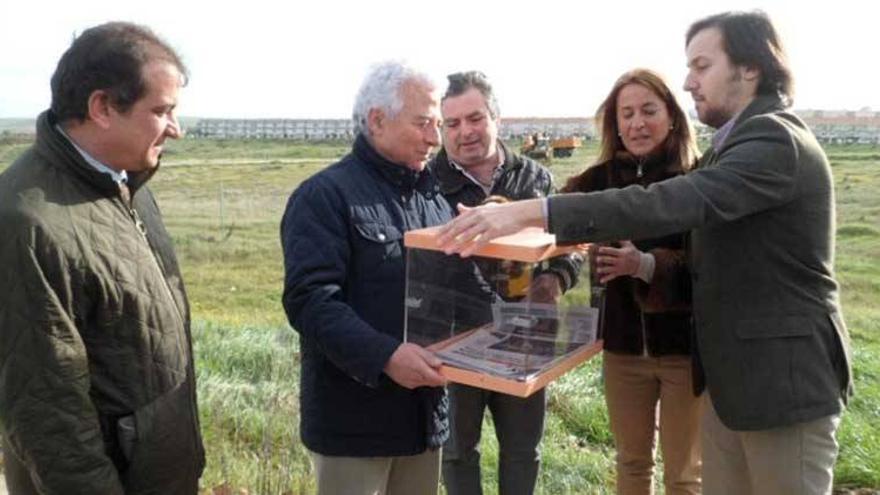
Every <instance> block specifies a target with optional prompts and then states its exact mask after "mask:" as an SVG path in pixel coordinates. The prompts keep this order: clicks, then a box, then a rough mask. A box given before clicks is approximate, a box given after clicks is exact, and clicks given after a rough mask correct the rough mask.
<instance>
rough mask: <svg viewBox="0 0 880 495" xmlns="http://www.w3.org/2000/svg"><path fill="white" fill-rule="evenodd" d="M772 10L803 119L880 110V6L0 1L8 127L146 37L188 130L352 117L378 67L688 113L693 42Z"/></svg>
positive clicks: (523, 102)
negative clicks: (58, 69) (62, 72)
mask: <svg viewBox="0 0 880 495" xmlns="http://www.w3.org/2000/svg"><path fill="white" fill-rule="evenodd" d="M753 8H762V9H764V10H765V11H766V12H768V13H769V14H770V16H771V17H772V18H773V19H774V21H775V22H776V24H777V27H778V28H779V30H780V32H781V33H782V37H783V40H784V43H785V45H786V47H787V49H788V51H789V55H790V58H791V61H792V66H793V69H794V73H795V81H796V95H795V108H797V109H807V108H811V109H816V108H818V109H850V110H857V109H861V108H863V107H871V108H873V109H875V110H880V91H878V89H880V63H878V62H877V53H876V50H877V47H878V43H877V40H878V33H877V20H878V19H880V2H877V1H863V0H835V1H833V2H829V1H824V2H805V1H802V0H796V1H795V0H765V1H764V2H753V1H749V0H730V1H727V2H722V1H716V0H695V1H691V0H684V1H678V0H670V1H663V0H628V1H621V0H602V1H599V2H590V1H587V0H571V1H562V0H534V1H529V2H525V1H519V0H515V1H508V2H490V1H481V0H444V1H441V2H417V1H412V0H410V1H405V0H400V1H397V0H363V1H359V2H355V1H340V0H311V1H308V2H306V1H300V0H287V1H270V0H245V1H236V2H231V3H230V2H195V1H186V0H174V1H171V0H152V1H149V2H129V1H123V0H110V1H105V0H79V1H67V2H58V1H47V0H0V117H34V116H36V115H37V114H38V113H39V112H40V111H42V110H43V109H45V108H46V107H47V106H48V104H49V78H50V76H51V74H52V72H53V70H54V68H55V64H56V63H57V60H58V58H59V57H60V55H61V54H62V53H63V51H64V50H65V49H66V48H67V47H68V46H69V44H70V41H71V39H72V37H73V36H74V35H75V34H76V33H79V32H81V31H82V30H83V29H85V28H87V27H89V26H91V25H94V24H97V23H101V22H104V21H108V20H129V21H134V22H138V23H142V24H146V25H149V26H150V27H152V28H153V29H154V30H155V31H156V32H158V33H159V34H160V35H161V36H163V37H164V38H165V39H166V40H168V41H169V42H170V43H171V44H172V45H173V46H174V47H175V48H176V49H177V50H178V51H179V52H180V53H181V55H182V56H183V58H184V61H185V63H186V64H187V65H188V67H189V69H190V72H191V80H190V84H189V86H188V87H187V88H186V89H185V90H184V91H183V93H182V95H181V101H180V115H184V116H198V117H245V118H258V117H275V118H281V117H283V118H322V117H328V118H347V117H349V116H350V112H351V106H352V101H353V98H354V94H355V92H356V91H357V88H358V86H359V84H360V81H361V79H362V78H363V76H364V74H365V73H366V71H367V69H368V67H369V66H370V65H372V64H373V63H375V62H377V61H381V60H385V59H389V58H398V59H400V58H402V59H406V60H408V61H410V62H411V63H412V64H414V65H417V66H421V67H423V68H425V69H426V70H427V71H429V72H430V73H432V74H434V75H436V76H438V77H442V76H445V75H446V74H448V73H450V72H455V71H459V70H467V69H479V70H482V71H483V72H485V73H486V74H487V75H488V76H489V78H490V79H491V80H492V81H493V83H494V85H495V88H496V92H497V93H498V96H499V100H500V103H501V113H502V117H503V116H508V117H525V116H542V117H551V116H588V115H592V114H593V113H594V111H595V109H596V106H597V105H598V104H599V103H600V102H601V100H602V98H603V97H604V96H605V94H606V92H607V91H608V89H609V88H610V86H611V84H612V83H613V82H614V80H615V79H616V78H617V76H618V75H620V74H621V73H622V72H624V71H626V70H628V69H630V68H633V67H636V66H644V67H650V68H653V69H656V70H659V71H660V72H661V73H663V74H664V75H665V76H666V77H667V79H668V80H669V82H670V83H671V85H672V86H673V87H674V88H676V90H677V94H678V96H679V98H680V99H681V101H682V102H683V104H684V106H685V107H686V108H691V107H692V106H693V105H692V102H691V100H690V98H689V96H688V95H686V94H684V93H683V92H682V91H681V89H680V87H681V84H682V82H683V80H684V76H685V58H684V33H685V31H686V30H687V27H688V25H689V24H690V23H691V22H692V21H694V20H696V19H697V18H699V17H702V16H704V15H708V14H712V13H716V12H720V11H723V10H731V9H733V10H749V9H753Z"/></svg>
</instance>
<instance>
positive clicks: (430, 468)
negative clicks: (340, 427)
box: [309, 450, 440, 495]
mask: <svg viewBox="0 0 880 495" xmlns="http://www.w3.org/2000/svg"><path fill="white" fill-rule="evenodd" d="M309 454H310V455H311V458H312V464H313V466H314V468H315V476H316V478H317V482H318V495H436V493H437V488H438V486H439V481H440V451H439V450H427V451H425V452H424V453H421V454H418V455H412V456H399V457H341V456H329V455H321V454H317V453H315V452H309Z"/></svg>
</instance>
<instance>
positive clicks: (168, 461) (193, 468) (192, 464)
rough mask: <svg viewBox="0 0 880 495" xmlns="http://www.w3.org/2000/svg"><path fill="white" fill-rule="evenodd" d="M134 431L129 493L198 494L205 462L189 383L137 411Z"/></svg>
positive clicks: (127, 474) (127, 483) (126, 479)
mask: <svg viewBox="0 0 880 495" xmlns="http://www.w3.org/2000/svg"><path fill="white" fill-rule="evenodd" d="M134 429H135V431H134V433H135V435H136V437H135V439H134V441H133V445H132V447H131V457H130V463H129V466H128V469H127V470H126V472H125V474H124V476H123V483H124V485H125V492H126V493H129V494H134V493H137V494H148V493H149V494H153V493H155V494H160V493H162V494H177V493H181V494H182V493H194V492H195V490H196V488H197V485H198V478H199V475H200V474H201V469H202V466H203V463H204V462H203V459H202V457H201V452H200V449H199V447H198V445H199V443H200V440H199V438H198V437H197V433H196V431H197V430H196V426H195V418H194V411H193V408H192V404H191V400H190V395H189V387H188V383H187V382H183V383H182V384H180V385H178V386H176V387H175V388H173V389H172V390H170V391H169V392H167V393H165V394H164V395H162V396H160V397H159V398H157V399H156V400H154V401H153V402H151V403H149V404H147V405H146V406H144V407H142V408H140V409H138V410H136V411H135V413H134Z"/></svg>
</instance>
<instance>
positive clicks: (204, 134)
mask: <svg viewBox="0 0 880 495" xmlns="http://www.w3.org/2000/svg"><path fill="white" fill-rule="evenodd" d="M536 132H543V133H544V134H547V135H549V136H572V135H575V136H581V137H592V136H593V135H594V129H593V119H586V118H558V119H554V118H513V119H502V121H501V129H500V130H499V133H500V134H501V136H502V137H504V138H511V137H520V136H524V135H526V134H534V133H536ZM187 135H188V136H190V137H197V138H213V139H302V140H323V139H351V138H353V137H354V127H353V125H352V122H351V120H349V119H201V120H199V121H198V122H196V124H195V126H193V127H191V128H189V129H187Z"/></svg>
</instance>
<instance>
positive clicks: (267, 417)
mask: <svg viewBox="0 0 880 495" xmlns="http://www.w3.org/2000/svg"><path fill="white" fill-rule="evenodd" d="M25 146H26V144H25V143H17V142H0V168H2V167H5V165H7V164H8V163H9V162H10V161H11V160H12V159H13V158H14V156H16V155H17V154H18V153H20V152H21V150H22V149H23V148H24V147H25ZM347 148H348V146H347V145H345V144H341V143H318V144H306V143H296V142H279V141H197V140H184V141H180V142H175V143H172V144H171V146H170V148H169V150H168V154H167V157H166V160H165V163H164V165H163V167H162V169H161V170H160V172H159V173H158V174H157V175H156V177H155V178H154V180H153V181H152V182H151V188H152V189H153V191H154V192H155V194H156V196H157V199H158V201H159V205H160V207H161V208H162V210H163V213H164V216H165V220H166V223H167V225H168V228H169V230H170V232H171V233H172V235H173V237H174V241H175V245H176V247H177V252H178V256H179V257H180V262H181V265H182V267H183V270H184V276H185V280H186V283H187V289H188V292H189V296H190V299H191V302H192V308H193V318H194V340H195V352H196V359H197V371H198V374H199V402H200V407H201V415H202V429H203V432H204V435H205V441H206V446H207V450H208V467H207V470H206V472H205V475H204V477H203V480H202V483H203V486H204V487H205V488H209V487H218V486H225V487H228V488H234V489H238V488H242V487H247V488H249V490H250V492H249V493H254V494H281V493H293V494H299V493H311V492H312V491H313V486H312V481H311V476H310V466H309V462H308V458H307V456H306V453H305V451H304V450H303V448H302V446H301V444H300V443H299V440H298V432H297V424H298V405H297V397H298V395H297V394H298V373H299V364H298V346H297V334H296V332H294V331H293V330H292V329H290V328H289V326H288V325H287V323H286V319H285V317H284V314H283V310H282V308H281V304H280V298H281V289H282V280H283V273H282V256H281V248H280V244H279V240H278V222H279V220H280V218H281V214H282V212H283V210H284V206H285V203H286V200H287V197H288V195H289V194H290V192H291V191H292V190H293V189H294V188H295V187H296V186H297V184H299V183H300V182H301V181H302V180H303V179H304V178H306V177H308V176H310V175H311V174H313V173H314V172H316V171H317V170H320V169H321V168H323V167H324V166H326V165H327V164H328V163H330V162H332V161H334V160H335V159H336V158H337V157H339V156H342V155H343V154H344V153H345V152H346V151H347ZM827 151H828V154H829V158H830V159H831V162H832V166H833V169H834V173H835V180H836V183H837V204H838V252H837V272H838V277H839V280H840V282H841V285H842V297H843V306H844V312H845V316H846V319H847V323H848V325H849V329H850V332H851V335H852V343H853V355H854V374H855V380H856V387H857V388H856V390H857V395H856V396H855V398H854V399H853V400H852V401H851V403H850V405H849V408H848V411H847V412H846V414H845V415H844V418H843V423H842V426H841V429H840V432H839V440H840V444H841V449H840V459H839V461H838V463H837V468H836V485H837V487H838V488H840V489H846V488H855V487H860V488H873V489H878V488H880V421H878V420H880V308H878V306H877V301H880V201H878V200H877V199H876V197H877V193H876V191H877V190H878V189H880V148H876V147H855V146H849V147H831V148H828V150H827ZM593 156H595V148H594V147H592V146H589V145H588V146H587V147H585V148H583V149H581V150H579V151H578V153H576V154H575V156H573V157H572V158H568V159H565V160H557V161H555V162H554V163H553V164H552V165H551V170H553V172H554V174H555V175H556V177H557V181H558V182H560V183H561V182H562V181H563V180H564V178H566V177H568V176H569V175H571V174H572V173H574V172H576V171H579V170H581V169H582V168H583V166H584V165H585V164H587V163H589V162H591V161H592V157H593ZM549 391H550V393H549V397H550V398H549V405H548V408H549V414H548V419H547V430H546V434H545V437H544V443H543V452H544V459H543V465H542V470H541V474H540V480H539V488H538V493H542V494H547V495H550V494H552V495H556V494H598V493H612V492H613V484H614V482H613V478H614V469H613V456H614V449H613V443H612V440H611V436H610V433H609V430H608V419H607V416H606V413H605V407H604V401H603V399H602V385H601V379H600V376H599V373H598V360H593V361H591V362H589V363H587V364H586V365H584V366H582V367H581V368H579V369H578V370H576V371H575V372H572V373H570V374H568V375H567V376H565V377H563V378H562V379H560V380H559V381H557V382H555V383H554V384H553V385H552V386H551V387H550V389H549ZM496 462H497V445H496V444H495V441H494V433H493V431H492V427H491V419H490V418H488V417H487V419H486V421H485V424H484V442H483V472H484V476H483V478H484V488H485V491H486V493H495V483H496V478H495V467H494V466H495V463H496Z"/></svg>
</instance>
